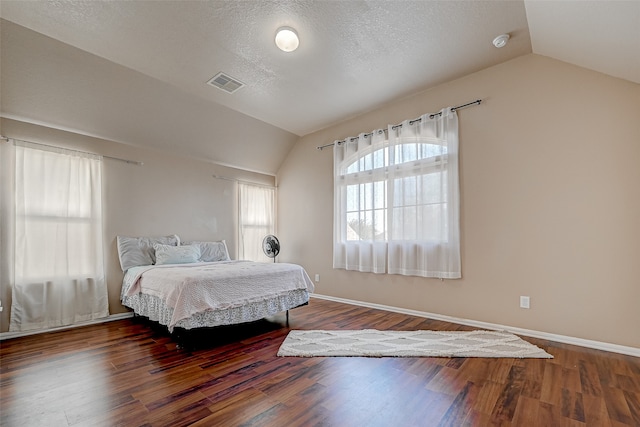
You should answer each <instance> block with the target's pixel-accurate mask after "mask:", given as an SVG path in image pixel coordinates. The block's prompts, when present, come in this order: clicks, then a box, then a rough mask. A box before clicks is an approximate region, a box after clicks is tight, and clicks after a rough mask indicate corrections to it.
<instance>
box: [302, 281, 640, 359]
mask: <svg viewBox="0 0 640 427" xmlns="http://www.w3.org/2000/svg"><path fill="white" fill-rule="evenodd" d="M311 296H312V297H314V298H318V299H324V300H328V301H335V302H341V303H345V304H351V305H357V306H361V307H367V308H375V309H378V310H385V311H391V312H394V313H401V314H407V315H409V316H416V317H425V318H428V319H435V320H442V321H446V322H451V323H459V324H461V325H467V326H473V327H476V328H482V329H490V330H495V331H508V332H511V333H513V334H516V335H524V336H527V337H533V338H541V339H544V340H549V341H556V342H561V343H565V344H572V345H578V346H581V347H587V348H594V349H596V350H604V351H610V352H613V353H620V354H626V355H629V356H635V357H640V348H636V347H627V346H624V345H618V344H611V343H606V342H601V341H592V340H586V339H583V338H575V337H570V336H566V335H556V334H550V333H547V332H540V331H533V330H531V329H522V328H516V327H513V326H506V325H499V324H497V323H488V322H480V321H476V320H470V319H462V318H459V317H452V316H445V315H442V314H435V313H428V312H425V311H417V310H409V309H405V308H398V307H392V306H388V305H382V304H374V303H369V302H363V301H356V300H350V299H345V298H337V297H332V296H328V295H318V294H311Z"/></svg>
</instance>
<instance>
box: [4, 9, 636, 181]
mask: <svg viewBox="0 0 640 427" xmlns="http://www.w3.org/2000/svg"><path fill="white" fill-rule="evenodd" d="M0 17H2V21H0V25H1V27H2V28H1V30H2V33H1V41H2V57H1V63H0V65H1V70H0V71H1V95H2V98H1V114H2V116H3V117H7V118H13V119H17V120H22V121H26V122H30V123H37V124H42V125H46V126H50V127H54V128H59V129H66V130H72V131H74V132H78V133H81V134H86V135H91V136H97V137H100V138H104V139H110V140H114V141H119V142H123V143H126V144H132V145H139V146H150V147H155V148H159V149H163V150H169V151H176V152H180V153H182V154H185V155H187V156H194V157H199V158H203V159H207V160H210V161H213V162H217V163H220V164H225V165H230V166H235V167H239V168H243V169H247V170H253V171H258V172H263V173H267V174H275V173H276V172H277V170H278V168H279V166H280V164H281V163H282V161H283V160H284V158H285V156H286V154H287V153H288V151H289V150H290V149H291V147H292V146H293V144H295V142H296V141H297V139H298V137H299V136H303V135H306V134H309V133H311V132H314V131H317V130H320V129H322V128H325V127H327V126H331V125H332V124H335V123H337V122H340V121H343V120H346V119H348V118H350V117H354V116H357V115H360V114H363V113H365V112H367V111H370V110H373V109H375V108H377V107H379V106H381V105H383V104H385V103H388V102H391V101H394V100H396V99H399V98H402V97H405V96H407V95H409V94H412V93H415V92H417V91H420V90H425V89H428V88H429V87H433V86H435V85H438V84H441V83H444V82H447V81H450V80H452V79H455V78H458V77H462V76H464V75H467V74H470V73H473V72H475V71H478V70H481V69H484V68H487V67H490V66H492V65H495V64H498V63H501V62H504V61H507V60H509V59H512V58H515V57H517V56H521V55H525V54H528V53H531V52H534V53H538V54H541V55H546V56H551V57H554V58H557V59H560V60H563V61H567V62H571V63H574V64H576V65H580V66H583V67H587V68H591V69H594V70H597V71H600V72H603V73H607V74H611V75H613V76H616V77H620V78H623V79H627V80H630V81H633V82H636V83H640V2H636V1H631V2H626V1H621V2H616V1H593V2H561V1H530V0H527V1H520V0H514V1H402V2H399V1H378V0H372V1H362V0H352V1H341V2H337V1H336V2H334V1H260V0H253V1H235V0H234V1H163V2H150V1H97V0H89V1H78V0H74V1H64V0H59V1H9V0H3V1H2V3H1V4H0ZM281 26H290V27H293V28H295V29H296V30H297V32H298V34H299V36H300V47H299V48H298V50H296V51H295V52H291V53H285V52H282V51H280V50H278V48H277V47H276V46H275V44H274V42H273V39H274V35H275V31H276V29H277V28H279V27H281ZM502 33H508V34H509V35H510V36H511V39H510V42H509V43H508V44H507V46H505V47H504V48H501V49H496V48H494V47H493V45H492V44H491V41H492V40H493V38H494V37H495V36H497V35H499V34H502ZM218 72H224V73H226V74H228V75H230V76H232V77H234V78H236V79H238V80H240V81H241V82H243V83H244V84H245V86H244V87H242V88H241V89H239V90H238V91H236V92H235V93H233V94H229V93H226V92H224V91H221V90H219V89H217V88H214V87H212V86H210V85H207V84H206V82H207V81H208V80H209V79H210V78H211V77H213V76H214V75H215V74H217V73H218ZM470 96H473V95H472V94H470ZM461 101H466V100H452V102H461Z"/></svg>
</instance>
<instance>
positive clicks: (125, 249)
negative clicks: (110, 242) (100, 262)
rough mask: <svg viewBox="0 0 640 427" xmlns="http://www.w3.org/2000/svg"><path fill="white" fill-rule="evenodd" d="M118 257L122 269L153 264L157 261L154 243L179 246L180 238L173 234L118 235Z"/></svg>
mask: <svg viewBox="0 0 640 427" xmlns="http://www.w3.org/2000/svg"><path fill="white" fill-rule="evenodd" d="M116 240H117V243H118V258H119V259H120V267H122V271H127V270H128V269H130V268H131V267H138V266H141V265H152V264H154V263H155V262H156V256H155V250H154V249H153V245H155V244H163V245H172V246H178V245H179V244H180V238H179V237H178V236H177V235H175V234H173V235H171V236H162V237H126V236H118V237H117V239H116Z"/></svg>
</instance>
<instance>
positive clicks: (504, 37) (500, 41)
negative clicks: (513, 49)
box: [493, 34, 509, 49]
mask: <svg viewBox="0 0 640 427" xmlns="http://www.w3.org/2000/svg"><path fill="white" fill-rule="evenodd" d="M508 41H509V34H501V35H499V36H498V37H496V38H495V39H493V45H494V46H495V47H497V48H498V49H499V48H501V47H504V46H505V45H506V44H507V42H508Z"/></svg>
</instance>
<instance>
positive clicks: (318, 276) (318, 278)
mask: <svg viewBox="0 0 640 427" xmlns="http://www.w3.org/2000/svg"><path fill="white" fill-rule="evenodd" d="M319 281H320V275H319V274H316V282H319Z"/></svg>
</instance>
